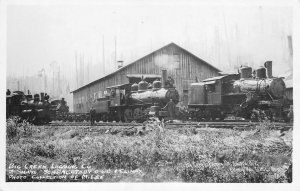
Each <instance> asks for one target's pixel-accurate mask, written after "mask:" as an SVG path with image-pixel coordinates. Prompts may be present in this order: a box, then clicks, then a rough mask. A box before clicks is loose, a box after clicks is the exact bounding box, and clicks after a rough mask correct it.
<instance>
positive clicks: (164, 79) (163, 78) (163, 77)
mask: <svg viewBox="0 0 300 191" xmlns="http://www.w3.org/2000/svg"><path fill="white" fill-rule="evenodd" d="M166 82H167V70H166V69H163V70H162V74H161V86H162V88H165V87H166Z"/></svg>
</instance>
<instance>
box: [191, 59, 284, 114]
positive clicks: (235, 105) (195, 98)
mask: <svg viewBox="0 0 300 191" xmlns="http://www.w3.org/2000/svg"><path fill="white" fill-rule="evenodd" d="M285 89H286V87H285V83H284V81H283V79H282V78H277V77H273V76H272V62H271V61H267V62H265V64H264V67H260V68H258V69H257V70H255V71H253V72H252V68H251V67H241V68H240V72H239V74H230V75H222V76H217V77H214V78H209V79H206V80H203V82H201V83H193V84H191V86H190V91H189V103H188V107H189V111H190V114H191V116H192V118H194V119H206V120H210V119H216V118H219V119H224V118H225V117H226V116H227V115H228V114H232V115H234V116H237V117H243V118H246V119H250V118H252V119H257V120H261V119H263V118H269V119H272V120H275V119H278V118H282V117H284V116H283V114H282V98H283V96H284V93H285Z"/></svg>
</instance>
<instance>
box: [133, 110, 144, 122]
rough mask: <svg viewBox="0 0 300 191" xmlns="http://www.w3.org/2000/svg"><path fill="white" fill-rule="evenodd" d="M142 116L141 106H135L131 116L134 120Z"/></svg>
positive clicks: (138, 119)
mask: <svg viewBox="0 0 300 191" xmlns="http://www.w3.org/2000/svg"><path fill="white" fill-rule="evenodd" d="M142 116H143V110H142V109H141V108H135V109H134V111H133V118H134V119H135V120H136V121H140V120H141V119H142Z"/></svg>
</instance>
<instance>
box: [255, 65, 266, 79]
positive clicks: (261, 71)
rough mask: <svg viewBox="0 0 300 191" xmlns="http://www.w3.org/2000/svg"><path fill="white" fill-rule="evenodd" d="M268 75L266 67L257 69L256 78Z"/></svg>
mask: <svg viewBox="0 0 300 191" xmlns="http://www.w3.org/2000/svg"><path fill="white" fill-rule="evenodd" d="M266 77H267V75H266V68H264V67H262V66H261V67H259V68H258V69H257V70H256V78H266Z"/></svg>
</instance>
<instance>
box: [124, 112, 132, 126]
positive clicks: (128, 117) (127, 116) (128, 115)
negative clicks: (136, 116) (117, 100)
mask: <svg viewBox="0 0 300 191" xmlns="http://www.w3.org/2000/svg"><path fill="white" fill-rule="evenodd" d="M124 119H125V122H127V123H130V122H131V121H132V119H133V112H132V109H125V111H124Z"/></svg>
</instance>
